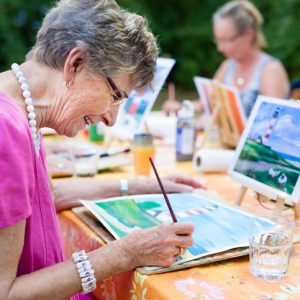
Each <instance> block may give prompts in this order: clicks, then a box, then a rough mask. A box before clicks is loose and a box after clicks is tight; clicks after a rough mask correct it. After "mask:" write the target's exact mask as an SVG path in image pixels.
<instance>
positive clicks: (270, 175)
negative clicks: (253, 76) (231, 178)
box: [229, 97, 300, 198]
mask: <svg viewBox="0 0 300 300" xmlns="http://www.w3.org/2000/svg"><path fill="white" fill-rule="evenodd" d="M261 98H262V99H260V101H259V103H257V105H256V106H255V107H254V109H253V112H252V113H251V116H250V118H249V122H248V124H247V127H246V129H245V132H244V134H243V136H242V138H241V141H240V143H239V145H238V148H237V151H236V160H235V162H234V163H233V165H232V167H231V169H232V170H231V171H233V173H234V172H237V173H239V174H240V175H244V176H247V177H248V178H251V179H253V180H255V181H258V182H260V183H262V184H264V185H265V186H266V187H271V188H273V189H276V190H279V191H281V192H284V193H286V194H287V195H292V194H293V193H294V194H295V187H296V186H299V184H298V183H299V181H300V180H299V175H300V105H299V104H296V103H295V104H291V103H290V101H287V100H278V99H277V100H276V99H273V100H274V101H272V100H271V99H272V98H267V97H261ZM264 98H266V99H267V100H268V101H267V100H265V101H263V99H264ZM229 171H230V170H229ZM298 194H299V193H298ZM297 197H298V198H299V197H300V195H298V196H297Z"/></svg>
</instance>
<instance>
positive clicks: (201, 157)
mask: <svg viewBox="0 0 300 300" xmlns="http://www.w3.org/2000/svg"><path fill="white" fill-rule="evenodd" d="M234 152H235V151H234V150H225V149H200V150H199V151H198V152H196V153H195V155H194V158H193V166H194V168H195V170H196V171H199V172H226V171H227V169H228V167H229V165H230V162H231V160H232V158H233V155H234Z"/></svg>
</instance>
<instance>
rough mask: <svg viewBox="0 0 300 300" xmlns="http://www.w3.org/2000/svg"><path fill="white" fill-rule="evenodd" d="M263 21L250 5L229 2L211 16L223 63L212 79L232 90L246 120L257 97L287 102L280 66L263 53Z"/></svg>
mask: <svg viewBox="0 0 300 300" xmlns="http://www.w3.org/2000/svg"><path fill="white" fill-rule="evenodd" d="M262 25H263V17H262V15H261V13H260V12H259V10H258V9H257V8H256V7H255V6H254V4H253V3H251V2H250V1H241V0H236V1H230V2H228V3H226V4H225V5H224V6H222V7H220V8H219V9H218V10H217V11H216V12H215V13H214V15H213V32H214V39H215V42H216V45H217V50H218V51H219V52H220V53H222V54H223V55H224V56H225V57H226V60H225V61H224V62H223V63H222V64H221V66H220V67H219V68H218V70H217V71H216V73H215V75H214V79H217V80H218V81H220V82H223V83H226V84H230V85H233V86H235V87H236V88H237V89H238V90H239V91H240V96H241V101H242V104H243V107H244V110H245V113H246V115H247V116H249V114H250V112H251V109H252V107H253V105H254V103H255V101H256V99H257V96H258V95H259V94H261V95H265V96H270V97H276V98H287V97H288V94H289V80H288V76H287V73H286V71H285V69H284V67H283V65H282V64H281V62H280V61H279V60H278V59H276V58H274V57H272V56H271V55H269V54H267V53H265V52H264V51H263V50H262V49H263V48H264V47H266V40H265V37H264V34H263V32H262ZM177 107H178V106H175V105H174V103H170V102H169V101H167V102H166V103H165V105H164V111H165V112H167V113H170V110H172V109H173V108H176V109H177Z"/></svg>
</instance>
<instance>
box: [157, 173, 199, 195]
mask: <svg viewBox="0 0 300 300" xmlns="http://www.w3.org/2000/svg"><path fill="white" fill-rule="evenodd" d="M162 180H163V184H164V188H165V190H166V192H169V193H188V192H192V191H193V189H201V188H205V186H204V181H203V180H201V179H200V178H198V179H194V178H193V177H191V176H187V175H179V174H173V175H168V176H165V177H163V178H162Z"/></svg>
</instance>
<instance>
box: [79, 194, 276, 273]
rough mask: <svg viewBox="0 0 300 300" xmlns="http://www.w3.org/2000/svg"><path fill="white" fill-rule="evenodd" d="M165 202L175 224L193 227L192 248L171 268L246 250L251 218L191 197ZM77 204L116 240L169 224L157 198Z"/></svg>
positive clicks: (175, 196)
mask: <svg viewBox="0 0 300 300" xmlns="http://www.w3.org/2000/svg"><path fill="white" fill-rule="evenodd" d="M169 199H170V202H171V204H172V207H173V210H174V212H175V215H176V218H177V219H178V221H179V222H191V223H193V224H194V226H195V232H194V234H193V239H194V245H193V246H192V247H190V248H188V250H187V252H186V254H184V255H182V256H181V257H180V258H179V259H178V260H177V261H176V262H175V265H176V264H180V263H183V262H186V261H190V260H194V259H197V258H200V257H204V256H207V255H211V254H216V253H220V252H224V251H227V250H229V249H234V248H239V247H246V246H248V236H249V233H250V230H251V228H250V219H251V218H253V215H251V214H249V213H246V212H243V211H240V210H239V209H237V208H234V207H231V206H227V205H225V204H223V203H221V202H218V201H214V200H211V199H208V198H204V197H203V196H199V195H195V194H191V193H185V194H170V195H169ZM81 202H82V204H83V205H84V206H86V207H87V208H88V209H89V210H90V211H91V212H92V213H93V214H94V215H95V216H96V217H97V218H98V219H99V220H100V222H101V223H102V224H103V225H104V226H105V227H106V228H107V230H108V231H109V232H110V233H111V234H112V235H113V236H114V237H115V238H116V239H119V238H122V237H124V236H126V235H127V234H128V233H130V232H132V231H134V230H136V229H141V228H149V227H153V226H156V225H158V224H160V223H163V222H172V219H171V216H170V214H169V211H168V208H167V205H166V203H165V200H164V198H163V195H161V194H155V195H137V196H124V197H117V198H111V199H106V200H98V201H81ZM261 222H262V224H263V225H264V226H265V227H272V226H273V223H272V222H271V221H268V220H265V219H261ZM151 268H152V269H153V268H155V269H156V268H157V269H159V267H150V269H151ZM150 269H149V270H150Z"/></svg>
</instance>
